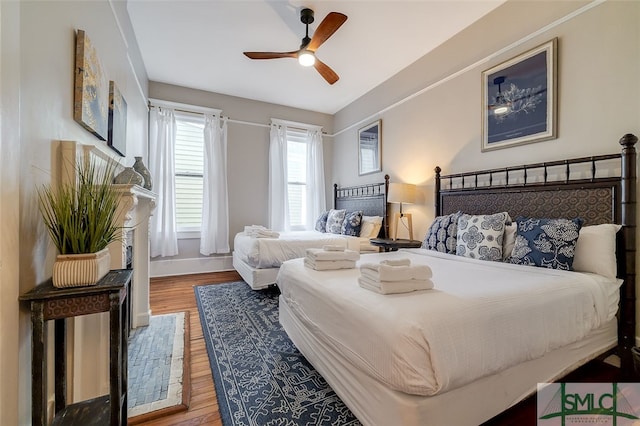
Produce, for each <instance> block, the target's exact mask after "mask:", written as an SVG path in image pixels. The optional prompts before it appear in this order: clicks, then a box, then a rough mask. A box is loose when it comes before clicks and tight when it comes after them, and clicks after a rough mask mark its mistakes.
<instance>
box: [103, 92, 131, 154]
mask: <svg viewBox="0 0 640 426" xmlns="http://www.w3.org/2000/svg"><path fill="white" fill-rule="evenodd" d="M107 143H108V144H109V146H110V147H111V149H113V150H114V151H115V152H117V153H118V154H120V155H121V156H123V157H124V156H125V155H127V154H126V150H127V102H126V101H125V100H124V98H123V97H122V94H121V93H120V90H119V89H118V86H117V85H116V82H115V81H110V82H109V138H108V140H107Z"/></svg>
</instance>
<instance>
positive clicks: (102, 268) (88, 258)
mask: <svg viewBox="0 0 640 426" xmlns="http://www.w3.org/2000/svg"><path fill="white" fill-rule="evenodd" d="M110 267H111V255H110V254H109V249H108V248H105V249H103V250H100V251H99V252H97V253H87V254H61V255H58V257H57V258H56V261H55V263H54V264H53V285H54V286H55V287H81V286H89V285H95V284H97V283H98V281H100V279H101V278H102V277H104V276H105V275H107V272H109V269H110Z"/></svg>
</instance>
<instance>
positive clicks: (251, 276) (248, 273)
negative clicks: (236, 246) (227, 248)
mask: <svg viewBox="0 0 640 426" xmlns="http://www.w3.org/2000/svg"><path fill="white" fill-rule="evenodd" d="M233 267H234V268H235V270H236V271H237V272H238V273H239V274H240V276H241V277H242V279H243V280H244V282H246V283H247V284H249V287H251V288H252V289H253V290H262V289H263V288H267V287H269V286H270V285H274V284H275V283H276V278H277V276H278V269H279V268H266V269H264V268H263V269H257V268H254V267H252V266H249V265H247V264H246V263H245V262H244V261H242V259H240V258H239V257H238V255H237V254H236V252H233Z"/></svg>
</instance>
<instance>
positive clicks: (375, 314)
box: [277, 249, 620, 395]
mask: <svg viewBox="0 0 640 426" xmlns="http://www.w3.org/2000/svg"><path fill="white" fill-rule="evenodd" d="M401 257H408V258H410V260H411V262H412V264H425V265H428V266H430V267H431V269H432V271H433V277H432V280H433V282H434V285H435V288H434V289H433V290H426V291H418V292H412V293H405V294H394V295H381V294H378V293H375V292H372V291H368V290H366V289H363V288H361V287H359V286H358V284H357V278H358V276H359V275H360V272H359V269H352V270H344V271H313V270H310V269H308V268H304V266H303V263H302V259H298V260H292V261H288V262H285V263H284V264H283V265H282V267H281V268H280V272H279V274H278V278H277V282H278V286H279V287H280V290H281V292H282V297H283V298H284V299H285V300H286V302H287V304H288V305H289V307H290V308H291V310H292V311H293V312H294V313H295V314H296V315H297V316H298V318H299V319H300V320H301V321H303V322H304V323H305V324H306V326H307V327H308V328H309V329H310V330H312V331H315V333H316V334H317V336H318V338H320V339H321V340H323V341H324V342H326V344H328V345H330V346H332V347H333V348H334V349H335V350H336V351H338V352H340V353H342V354H343V355H344V356H345V358H346V359H347V360H348V361H349V362H350V363H351V364H353V365H354V366H355V367H356V368H358V369H360V370H362V371H363V372H365V373H366V374H369V375H370V376H372V377H374V378H376V379H378V380H379V381H381V382H383V383H385V384H386V385H387V386H389V387H390V388H392V389H395V390H398V391H402V392H406V393H410V394H417V395H434V394H437V393H441V392H444V391H446V390H449V389H453V388H457V387H459V386H462V385H464V384H466V383H469V382H471V381H473V380H476V379H478V378H480V377H483V376H486V375H489V374H492V373H494V372H496V371H499V370H502V369H505V368H507V367H509V366H513V365H516V364H519V363H521V362H523V361H525V360H530V359H534V358H537V357H540V356H542V355H543V354H545V353H546V352H548V351H550V350H552V349H554V348H558V347H561V346H563V345H566V344H568V343H570V342H575V341H578V340H580V339H581V338H583V337H584V336H585V335H586V334H588V333H589V331H590V330H592V329H595V328H598V327H599V326H600V324H602V323H604V322H605V321H606V320H607V319H608V318H612V317H613V315H614V314H615V310H616V309H617V304H615V303H613V302H614V301H617V289H618V286H619V285H620V282H619V281H617V282H616V281H615V280H607V279H605V278H603V277H599V276H597V275H592V274H582V273H577V272H565V271H556V270H551V269H543V268H536V267H529V266H521V265H511V264H504V263H498V262H488V261H478V260H474V259H467V258H463V257H459V256H454V255H446V254H441V253H436V252H433V251H428V250H423V249H412V250H401V251H399V252H395V253H394V252H392V253H384V254H366V255H363V256H362V257H361V259H360V263H362V262H379V261H380V260H382V259H385V258H387V259H388V258H401ZM612 299H615V300H612Z"/></svg>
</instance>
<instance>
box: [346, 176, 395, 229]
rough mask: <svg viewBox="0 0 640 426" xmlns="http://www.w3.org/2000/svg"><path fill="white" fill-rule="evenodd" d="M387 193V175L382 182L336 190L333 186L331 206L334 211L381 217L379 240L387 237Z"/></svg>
mask: <svg viewBox="0 0 640 426" xmlns="http://www.w3.org/2000/svg"><path fill="white" fill-rule="evenodd" d="M388 191H389V175H385V176H384V182H379V183H369V184H365V185H358V186H349V187H344V188H338V184H335V183H334V184H333V205H334V207H335V208H336V209H345V210H347V211H358V210H362V213H363V214H364V215H365V216H381V217H382V228H380V233H379V234H378V237H379V238H387V236H388V235H389V217H388V214H389V213H388V211H387V192H388Z"/></svg>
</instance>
